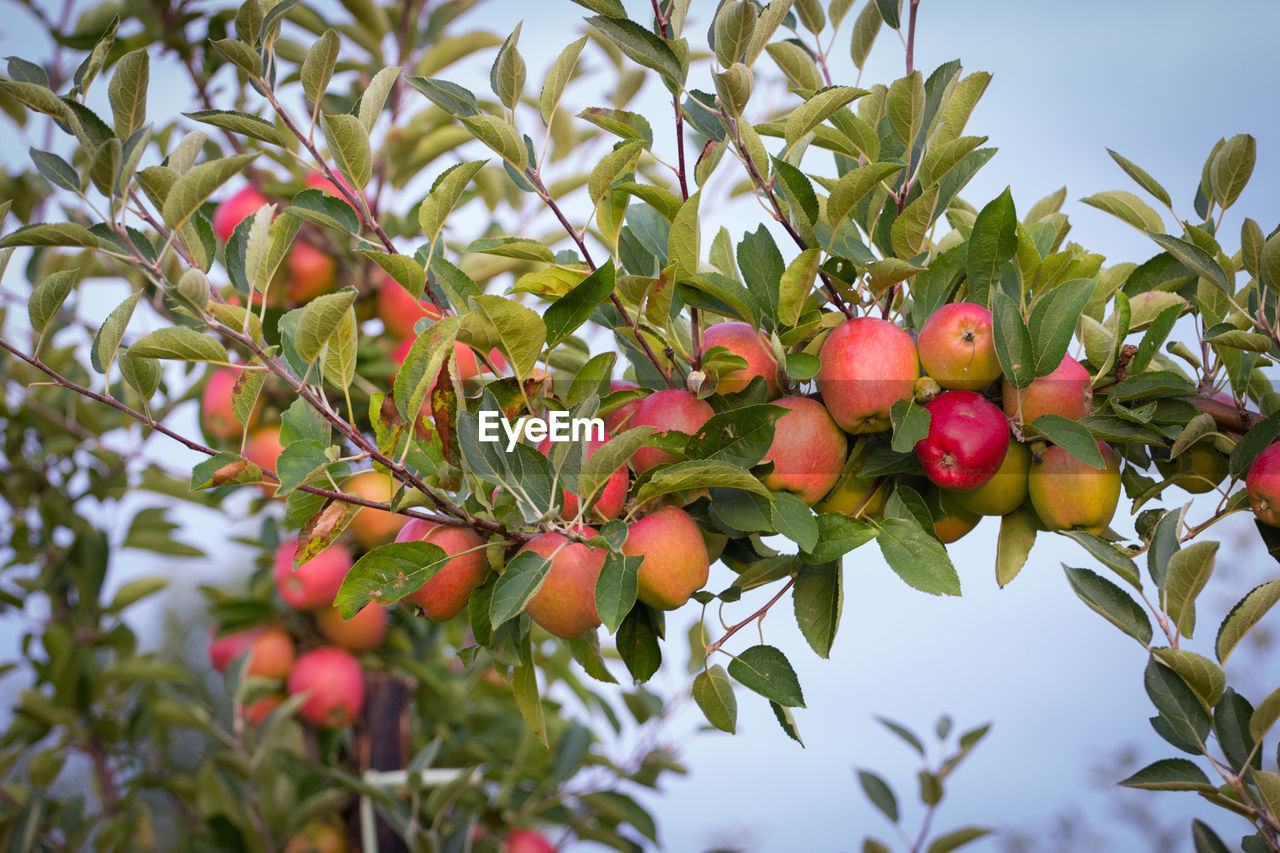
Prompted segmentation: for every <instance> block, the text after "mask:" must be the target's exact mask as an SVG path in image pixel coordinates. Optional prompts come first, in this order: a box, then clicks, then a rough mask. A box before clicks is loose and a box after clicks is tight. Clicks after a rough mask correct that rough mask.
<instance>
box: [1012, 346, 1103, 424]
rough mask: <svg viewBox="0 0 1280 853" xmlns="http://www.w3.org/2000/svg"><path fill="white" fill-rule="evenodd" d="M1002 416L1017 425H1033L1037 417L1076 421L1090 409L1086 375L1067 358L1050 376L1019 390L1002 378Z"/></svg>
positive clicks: (1090, 390) (1072, 360)
mask: <svg viewBox="0 0 1280 853" xmlns="http://www.w3.org/2000/svg"><path fill="white" fill-rule="evenodd" d="M1000 384H1001V389H1002V394H1003V397H1002V399H1003V400H1004V413H1005V414H1006V415H1008V416H1009V417H1011V418H1013V419H1014V420H1015V421H1017V422H1018V423H1022V424H1029V423H1034V422H1035V419H1036V418H1038V417H1040V416H1041V415H1062V416H1063V417H1064V418H1071V419H1072V420H1073V421H1078V420H1080V419H1081V418H1083V417H1084V416H1085V415H1087V414H1089V409H1090V407H1091V406H1092V405H1093V387H1092V385H1091V380H1090V378H1089V371H1087V370H1085V368H1084V365H1082V364H1081V363H1080V362H1078V361H1076V360H1075V359H1074V358H1072V357H1071V356H1069V355H1064V356H1063V357H1062V361H1061V362H1060V363H1059V364H1058V366H1057V367H1055V368H1054V369H1053V372H1052V373H1049V374H1048V375H1046V376H1041V377H1040V378H1039V379H1034V380H1032V382H1031V384H1030V385H1028V386H1027V387H1026V388H1023V389H1021V390H1019V389H1017V388H1014V387H1013V384H1012V383H1011V382H1010V381H1009V380H1008V378H1007V377H1006V378H1005V379H1004V380H1002V381H1001V383H1000Z"/></svg>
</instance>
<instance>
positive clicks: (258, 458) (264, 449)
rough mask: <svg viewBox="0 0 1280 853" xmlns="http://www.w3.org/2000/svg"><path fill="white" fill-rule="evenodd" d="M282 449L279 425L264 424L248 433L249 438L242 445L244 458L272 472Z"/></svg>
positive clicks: (271, 488) (271, 490)
mask: <svg viewBox="0 0 1280 853" xmlns="http://www.w3.org/2000/svg"><path fill="white" fill-rule="evenodd" d="M283 451H284V445H282V444H281V443H280V427H279V426H264V427H259V428H258V429H256V430H254V431H253V432H251V433H249V438H248V440H247V441H246V442H245V445H244V458H245V459H248V460H249V461H250V462H252V463H253V464H254V465H257V466H258V467H259V468H261V469H262V470H263V471H269V472H271V473H273V474H274V473H275V470H276V460H277V459H279V458H280V454H281V453H282V452H283ZM264 488H266V489H267V491H268V492H273V491H275V489H274V488H273V487H270V486H264Z"/></svg>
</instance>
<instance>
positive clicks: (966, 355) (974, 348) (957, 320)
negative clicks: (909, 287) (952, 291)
mask: <svg viewBox="0 0 1280 853" xmlns="http://www.w3.org/2000/svg"><path fill="white" fill-rule="evenodd" d="M917 348H918V349H919V350H920V366H921V367H923V368H924V369H925V371H926V372H927V373H928V374H929V375H930V376H932V377H933V378H934V379H936V380H937V381H938V384H939V385H941V386H942V387H943V388H948V389H954V390H961V391H980V390H982V389H983V388H985V387H987V386H988V385H990V384H991V383H992V382H994V381H996V380H997V379H999V378H1000V361H999V359H997V358H996V346H995V339H994V338H993V336H992V333H991V312H990V311H988V310H987V309H986V308H983V307H982V306H981V305H975V304H973V303H971V302H953V303H951V304H949V305H943V306H942V307H941V308H939V309H938V310H937V311H934V312H933V313H932V314H930V315H929V319H928V320H926V321H925V324H924V326H923V328H921V329H920V339H919V341H917Z"/></svg>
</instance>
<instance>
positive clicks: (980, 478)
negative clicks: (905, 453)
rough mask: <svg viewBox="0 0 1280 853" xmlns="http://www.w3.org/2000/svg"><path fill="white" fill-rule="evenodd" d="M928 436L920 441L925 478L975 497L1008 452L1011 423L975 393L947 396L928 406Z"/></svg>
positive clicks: (944, 394)
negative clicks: (973, 492)
mask: <svg viewBox="0 0 1280 853" xmlns="http://www.w3.org/2000/svg"><path fill="white" fill-rule="evenodd" d="M925 409H926V410H928V412H929V434H928V435H926V436H925V437H924V438H922V439H920V440H919V441H917V442H916V456H917V457H918V458H919V459H920V464H921V465H923V466H924V473H925V475H926V476H927V477H928V478H929V479H930V480H932V481H933V482H934V483H935V484H936V485H937V486H938V487H939V488H942V489H947V490H948V491H952V492H972V491H973V490H974V489H976V488H978V487H979V486H981V485H982V484H983V483H985V482H987V481H988V480H990V479H991V477H992V475H994V474H995V473H996V470H997V469H998V468H999V467H1000V463H1001V461H1003V460H1004V456H1005V451H1007V450H1008V449H1009V422H1008V421H1007V420H1005V417H1004V415H1003V414H1002V413H1001V411H1000V410H999V409H998V408H996V407H995V406H994V405H993V404H992V403H990V402H988V400H987V399H986V398H985V397H983V396H982V395H981V394H977V393H975V392H973V391H944V392H943V393H941V394H939V395H938V396H937V397H936V398H935V399H934V400H932V401H931V402H929V403H927V404H925Z"/></svg>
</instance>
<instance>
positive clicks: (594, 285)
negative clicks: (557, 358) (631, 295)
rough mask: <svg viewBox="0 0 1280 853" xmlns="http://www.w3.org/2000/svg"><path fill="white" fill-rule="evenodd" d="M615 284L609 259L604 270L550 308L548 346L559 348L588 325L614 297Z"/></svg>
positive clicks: (597, 272)
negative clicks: (596, 312)
mask: <svg viewBox="0 0 1280 853" xmlns="http://www.w3.org/2000/svg"><path fill="white" fill-rule="evenodd" d="M614 281H615V270H614V268H613V258H610V259H609V260H607V261H605V263H604V266H602V267H600V268H599V269H597V270H596V271H595V272H593V273H591V275H589V276H587V277H586V278H584V279H583V280H582V281H581V282H580V283H578V284H577V285H576V286H575V287H574V288H573V289H572V290H570V291H569V292H568V293H566V294H565V295H564V296H561V297H560V298H559V299H557V300H556V301H555V302H554V303H552V304H551V305H549V306H548V307H547V310H546V311H545V312H543V315H542V319H543V321H544V322H545V323H546V325H547V346H549V347H555V346H559V345H560V344H561V343H563V342H564V341H565V340H567V339H568V338H569V336H570V335H572V334H573V333H574V332H575V331H577V329H578V327H579V326H581V325H582V324H583V323H585V322H587V320H588V319H589V318H590V317H591V313H592V312H593V311H595V310H596V308H597V307H598V306H599V305H600V304H601V303H602V302H604V301H605V300H606V299H608V298H609V295H610V294H612V293H613V289H614Z"/></svg>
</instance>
